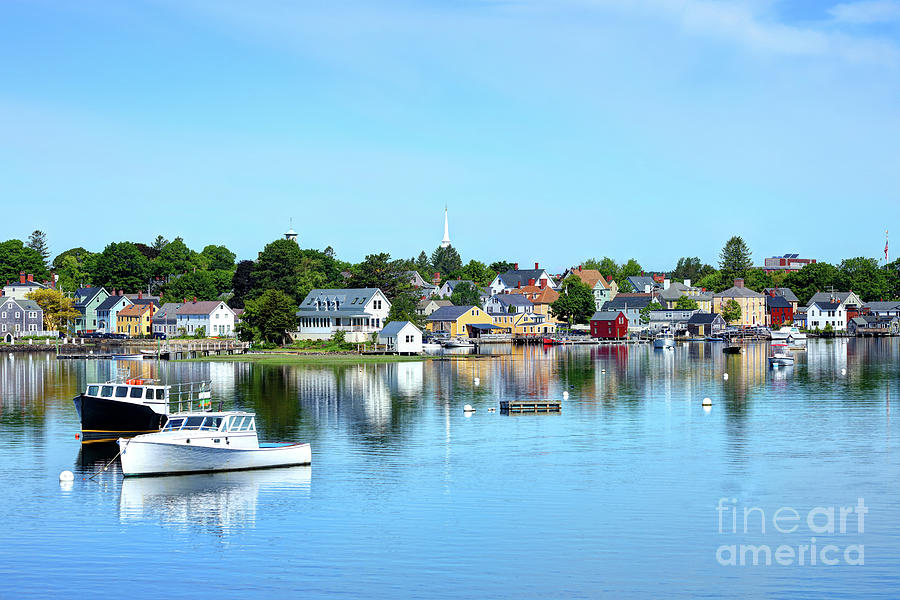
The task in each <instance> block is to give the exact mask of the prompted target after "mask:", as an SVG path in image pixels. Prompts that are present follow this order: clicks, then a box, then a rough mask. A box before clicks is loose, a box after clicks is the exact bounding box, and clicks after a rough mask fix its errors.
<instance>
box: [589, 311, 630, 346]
mask: <svg viewBox="0 0 900 600" xmlns="http://www.w3.org/2000/svg"><path fill="white" fill-rule="evenodd" d="M591 337H592V338H597V339H603V340H616V339H624V338H626V337H628V317H626V316H625V313H623V312H622V311H614V310H607V311H602V310H600V311H597V312H595V313H594V316H592V317H591Z"/></svg>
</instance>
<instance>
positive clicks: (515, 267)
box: [513, 263, 519, 271]
mask: <svg viewBox="0 0 900 600" xmlns="http://www.w3.org/2000/svg"><path fill="white" fill-rule="evenodd" d="M518 270H519V263H516V264H514V265H513V271H518Z"/></svg>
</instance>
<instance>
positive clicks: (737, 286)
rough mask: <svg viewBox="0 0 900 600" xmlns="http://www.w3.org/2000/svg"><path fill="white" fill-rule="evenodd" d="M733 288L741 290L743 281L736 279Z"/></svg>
mask: <svg viewBox="0 0 900 600" xmlns="http://www.w3.org/2000/svg"><path fill="white" fill-rule="evenodd" d="M734 287H736V288H742V287H744V280H743V279H741V278H740V277H738V278H736V279H735V280H734Z"/></svg>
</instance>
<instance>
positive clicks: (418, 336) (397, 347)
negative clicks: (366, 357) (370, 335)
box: [377, 321, 422, 354]
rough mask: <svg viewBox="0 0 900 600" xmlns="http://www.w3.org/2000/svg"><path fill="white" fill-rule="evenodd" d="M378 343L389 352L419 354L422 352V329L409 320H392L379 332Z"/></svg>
mask: <svg viewBox="0 0 900 600" xmlns="http://www.w3.org/2000/svg"><path fill="white" fill-rule="evenodd" d="M377 343H378V344H384V346H385V350H387V351H388V352H396V353H397V354H419V353H420V352H422V330H421V329H419V328H418V327H416V326H415V325H413V324H412V323H410V322H409V321H391V322H390V323H388V324H387V325H385V326H384V329H382V330H381V332H380V333H379V334H378V342H377Z"/></svg>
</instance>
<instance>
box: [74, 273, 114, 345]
mask: <svg viewBox="0 0 900 600" xmlns="http://www.w3.org/2000/svg"><path fill="white" fill-rule="evenodd" d="M107 298H109V292H107V291H106V290H105V289H104V288H102V287H97V288H95V287H91V286H89V285H88V286H85V287H83V288H78V289H77V290H76V291H75V304H74V305H73V306H74V308H75V310H77V311H78V313H79V314H78V316H77V317H75V319H74V320H73V322H72V331H73V332H74V333H75V334H76V335H78V334H81V333H87V332H91V331H96V330H97V307H99V306H100V305H101V304H102V303H103V302H104V301H105V300H106V299H107Z"/></svg>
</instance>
